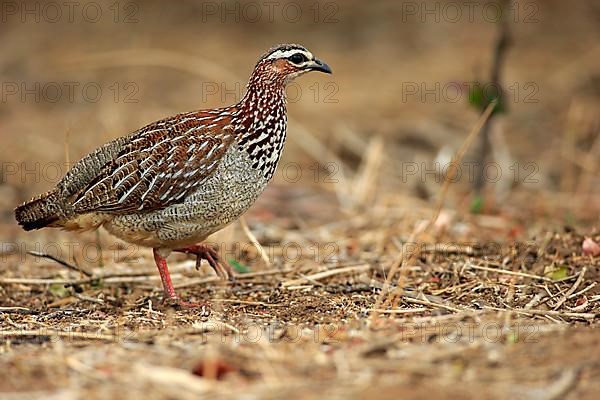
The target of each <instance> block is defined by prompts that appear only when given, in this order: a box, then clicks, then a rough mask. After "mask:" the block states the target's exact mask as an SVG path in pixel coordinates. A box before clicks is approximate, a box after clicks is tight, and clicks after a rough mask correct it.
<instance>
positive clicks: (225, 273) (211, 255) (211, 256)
mask: <svg viewBox="0 0 600 400" xmlns="http://www.w3.org/2000/svg"><path fill="white" fill-rule="evenodd" d="M175 251H177V252H180V253H186V254H195V255H196V257H197V258H196V268H199V267H200V260H202V259H204V260H206V261H208V264H209V265H210V266H211V268H212V269H213V270H214V271H215V272H216V274H217V275H218V276H219V277H220V278H221V279H229V280H230V281H233V280H234V272H233V269H232V268H231V265H229V263H227V262H226V261H225V260H222V259H221V257H220V256H219V253H217V251H216V250H215V249H213V248H212V247H210V246H208V245H206V244H196V245H193V246H188V247H183V248H181V249H175Z"/></svg>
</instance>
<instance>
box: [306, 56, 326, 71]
mask: <svg viewBox="0 0 600 400" xmlns="http://www.w3.org/2000/svg"><path fill="white" fill-rule="evenodd" d="M307 68H308V69H309V70H311V71H320V72H325V73H326V74H331V73H332V71H331V68H330V67H329V65H327V64H326V63H324V62H323V61H321V60H319V59H318V58H315V59H314V60H313V61H312V62H311V63H310V64H309V65H308V66H307Z"/></svg>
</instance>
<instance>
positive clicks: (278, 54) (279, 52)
mask: <svg viewBox="0 0 600 400" xmlns="http://www.w3.org/2000/svg"><path fill="white" fill-rule="evenodd" d="M296 53H302V54H304V55H305V56H306V58H308V59H309V60H312V59H313V55H312V53H311V52H310V51H305V50H300V49H291V50H285V51H284V50H277V51H276V52H275V53H273V54H271V55H270V56H269V57H267V58H266V59H267V60H274V59H277V58H288V57H290V56H291V55H293V54H296Z"/></svg>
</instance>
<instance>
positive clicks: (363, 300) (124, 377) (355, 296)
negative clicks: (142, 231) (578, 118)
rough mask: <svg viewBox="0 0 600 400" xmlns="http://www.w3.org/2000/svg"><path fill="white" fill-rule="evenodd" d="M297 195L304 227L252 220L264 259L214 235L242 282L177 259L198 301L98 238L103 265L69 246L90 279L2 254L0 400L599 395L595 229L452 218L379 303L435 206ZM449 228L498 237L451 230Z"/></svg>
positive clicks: (177, 275)
mask: <svg viewBox="0 0 600 400" xmlns="http://www.w3.org/2000/svg"><path fill="white" fill-rule="evenodd" d="M277 189H278V188H277V187H275V188H274V189H273V190H271V191H270V192H269V193H271V194H273V193H275V192H276V191H277ZM269 193H267V196H266V200H265V201H263V202H262V203H261V204H262V205H265V203H266V202H268V201H269V199H271V198H273V196H269ZM302 198H303V197H302V196H297V198H296V200H295V201H292V202H291V206H294V207H296V210H297V212H298V213H299V217H298V219H297V220H296V221H294V219H292V220H290V219H286V218H283V217H281V216H278V215H269V216H265V212H264V209H268V204H266V206H267V207H264V208H263V207H261V204H259V206H258V207H257V208H255V209H254V211H253V212H252V213H251V214H250V215H249V218H248V220H249V222H250V224H249V225H250V227H251V229H252V231H253V232H254V233H255V234H256V237H257V238H258V239H259V241H260V242H261V243H263V244H264V248H263V249H264V250H265V252H266V253H267V256H268V259H269V261H270V264H268V265H267V264H266V263H265V261H264V260H263V259H262V258H261V257H260V256H259V255H258V252H257V250H256V248H255V247H254V246H253V245H252V244H251V243H250V241H249V239H248V237H247V236H245V235H244V234H243V231H242V230H241V229H232V230H231V231H230V232H229V233H227V234H228V235H229V237H228V238H227V241H224V242H219V243H221V246H222V248H221V251H222V254H223V252H225V254H224V257H226V258H228V259H230V260H234V259H235V260H236V263H235V266H236V268H237V269H238V270H239V271H240V272H239V273H238V277H237V280H236V282H234V283H232V284H229V283H225V282H220V281H218V280H217V278H216V277H215V276H213V275H212V272H211V271H205V270H204V268H205V267H202V269H201V271H196V269H195V261H194V260H191V259H188V258H186V257H183V256H181V257H179V258H178V257H177V256H174V257H171V259H172V262H171V270H172V273H173V278H174V281H175V284H176V285H177V286H178V287H179V292H180V294H181V295H182V296H183V297H185V298H187V299H189V300H192V301H198V302H201V301H208V304H207V308H205V309H201V308H198V309H175V308H171V307H164V306H162V305H161V303H160V299H161V292H160V281H159V278H158V274H157V273H156V271H155V269H154V267H153V265H152V261H151V258H150V251H149V250H147V249H134V250H132V249H130V248H127V247H126V245H124V244H122V243H117V242H112V241H111V240H110V239H109V238H108V237H105V235H101V236H98V237H96V236H94V235H88V236H85V235H84V237H83V238H82V239H81V240H82V241H83V242H84V243H86V240H87V242H89V244H90V246H92V245H93V248H94V249H95V250H97V248H96V245H97V244H98V243H100V247H102V252H101V254H102V256H101V257H100V256H98V253H94V256H93V257H92V256H89V255H88V258H87V259H86V258H85V257H86V256H85V255H83V254H82V253H83V252H80V253H77V249H75V250H74V253H73V257H72V259H74V260H79V261H78V264H79V265H81V266H83V265H85V271H86V272H87V273H91V274H92V276H91V277H88V276H86V275H84V274H82V273H80V272H77V271H73V270H71V269H69V268H66V267H65V266H62V265H59V264H58V263H57V262H55V261H53V260H50V259H46V258H39V257H35V256H33V255H31V254H28V255H25V254H24V253H23V251H24V249H20V251H21V252H20V253H19V254H9V253H10V251H7V252H6V253H5V254H4V255H3V257H4V261H5V262H3V263H2V264H1V267H0V268H1V269H0V275H1V276H2V278H0V298H1V299H2V302H1V304H2V308H1V309H0V335H1V341H0V368H1V370H2V371H3V379H2V380H0V392H2V393H3V396H2V397H3V398H18V399H20V398H36V397H37V398H79V397H83V396H85V397H88V398H108V397H110V398H112V397H117V398H145V399H151V398H152V399H153V398H175V397H178V398H190V399H191V398H249V399H250V398H283V397H285V398H373V397H375V395H377V397H378V398H390V399H391V398H397V397H398V395H402V396H410V397H414V398H431V397H433V398H451V399H459V398H461V399H462V398H527V399H557V398H567V399H575V398H595V395H594V394H597V393H598V390H600V385H599V383H598V382H600V380H599V378H600V362H599V361H598V360H599V359H600V358H599V356H600V350H599V344H600V343H599V342H600V335H598V331H597V325H598V321H599V318H598V316H599V315H600V290H599V288H598V287H597V281H598V278H599V273H600V263H599V262H598V258H593V257H591V256H586V255H583V253H582V242H583V240H584V235H585V236H587V237H591V238H592V239H594V240H596V241H598V240H600V235H598V234H597V233H593V232H579V231H577V229H576V228H572V227H561V228H557V229H558V230H557V231H554V232H549V231H546V232H543V231H540V233H539V235H537V237H533V238H530V240H526V241H518V240H511V239H509V238H510V235H513V234H514V230H515V229H514V227H515V226H516V227H518V226H520V225H519V224H520V223H519V222H517V221H518V218H515V219H513V220H511V222H508V220H506V219H503V218H500V217H490V216H487V217H484V216H471V217H468V218H467V219H464V218H460V217H457V216H453V217H448V216H447V215H446V211H444V210H442V216H441V218H442V219H445V218H448V220H447V221H448V222H447V223H446V226H441V225H439V224H438V225H436V226H435V227H434V229H433V231H432V232H431V233H430V234H428V235H426V236H425V237H424V240H423V241H422V242H420V244H419V246H420V248H419V249H420V253H419V256H418V258H417V259H416V260H414V261H413V262H412V263H411V264H410V265H409V264H406V265H405V266H404V267H402V268H403V276H404V278H403V279H404V288H405V290H404V292H403V294H402V295H401V296H400V297H398V298H397V299H396V300H395V301H392V302H391V303H390V304H386V303H383V304H380V303H378V301H379V300H380V295H381V294H382V293H383V298H384V299H385V298H387V297H389V296H388V295H389V292H390V291H393V285H395V283H396V279H394V280H393V281H392V289H387V291H386V290H383V292H382V287H383V283H384V282H385V278H386V276H387V273H388V272H389V270H390V266H391V265H392V264H394V262H395V261H397V257H398V254H401V251H400V250H399V249H403V251H410V250H409V248H408V247H407V246H406V242H408V240H407V238H408V237H409V236H410V235H408V234H407V233H406V232H407V228H406V227H407V226H415V225H418V221H419V215H420V213H422V215H423V216H425V215H427V214H428V213H430V210H427V209H424V208H423V209H419V208H418V207H417V206H416V205H415V206H413V207H414V208H412V210H411V211H412V212H411V214H410V215H409V214H407V213H406V212H403V211H402V210H399V209H398V210H393V209H388V210H387V211H386V212H385V213H381V212H377V211H376V210H369V211H363V212H356V213H355V214H354V215H353V216H351V217H350V216H347V215H346V216H344V217H343V218H342V216H336V217H335V218H332V217H331V216H332V215H333V214H330V218H331V222H329V223H328V224H325V225H323V224H320V225H315V224H314V222H315V221H314V220H311V219H310V218H309V217H308V216H305V215H303V212H307V213H312V214H318V213H317V212H315V211H311V210H305V209H303V207H306V206H303V205H302V203H303V201H304V202H305V201H306V200H302ZM311 199H312V201H311V202H310V203H311V204H312V203H314V201H315V198H314V197H311ZM324 204H326V201H325V199H323V205H324ZM324 207H325V206H324ZM309 208H310V207H309ZM317 218H320V217H317ZM338 218H339V219H338ZM263 220H266V221H268V224H265V223H264V222H262V221H263ZM409 221H412V222H409ZM273 227H278V228H273ZM456 227H460V230H461V232H464V231H468V232H473V233H477V236H478V237H479V238H481V237H486V236H487V237H489V238H490V240H489V241H487V242H483V241H481V240H479V241H475V240H468V235H469V234H466V235H465V234H464V233H463V236H462V239H461V240H457V239H456V234H454V233H451V231H452V230H453V229H455V228H456ZM507 227H512V228H511V229H508V230H507ZM444 229H448V231H445V232H444V231H443V230H444ZM382 232H384V233H382ZM402 232H405V233H404V234H402ZM501 237H502V238H504V237H506V238H507V239H503V240H501V241H499V240H498V238H501ZM492 238H494V241H492ZM54 239H55V240H57V238H56V237H54ZM71 239H72V240H73V238H71ZM48 240H50V239H48ZM39 243H42V242H41V241H40V242H39ZM46 243H50V242H46ZM234 244H235V245H234ZM403 244H404V246H403ZM90 246H88V254H91V252H90V250H89V249H90V248H91V247H90ZM236 246H237V247H236ZM84 247H85V246H84ZM8 250H10V249H8ZM34 250H35V249H34ZM37 251H46V252H47V253H48V254H53V255H54V256H56V257H59V256H64V254H61V253H56V252H55V251H54V250H53V249H51V248H48V247H43V246H42V247H41V248H38V249H37ZM64 258H65V259H66V257H64ZM100 264H103V266H100ZM82 268H83V267H82ZM249 271H251V272H249ZM209 309H210V311H209ZM373 309H378V310H381V311H380V312H378V313H377V312H374V311H373Z"/></svg>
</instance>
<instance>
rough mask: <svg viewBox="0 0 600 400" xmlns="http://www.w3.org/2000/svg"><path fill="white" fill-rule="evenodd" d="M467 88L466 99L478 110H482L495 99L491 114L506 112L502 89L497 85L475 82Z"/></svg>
mask: <svg viewBox="0 0 600 400" xmlns="http://www.w3.org/2000/svg"><path fill="white" fill-rule="evenodd" d="M476 83H477V84H476V85H472V86H471V87H470V88H469V94H468V100H469V104H470V105H472V106H473V107H474V108H476V109H477V110H479V111H483V110H485V109H486V107H487V106H488V105H489V104H490V103H491V102H492V101H494V100H496V101H497V104H496V106H495V107H494V111H493V112H492V114H496V113H498V114H499V113H504V112H506V103H505V101H504V95H503V93H502V90H501V89H500V87H498V86H497V85H493V84H485V83H480V82H476Z"/></svg>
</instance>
